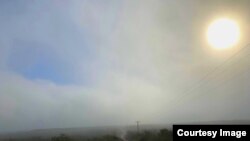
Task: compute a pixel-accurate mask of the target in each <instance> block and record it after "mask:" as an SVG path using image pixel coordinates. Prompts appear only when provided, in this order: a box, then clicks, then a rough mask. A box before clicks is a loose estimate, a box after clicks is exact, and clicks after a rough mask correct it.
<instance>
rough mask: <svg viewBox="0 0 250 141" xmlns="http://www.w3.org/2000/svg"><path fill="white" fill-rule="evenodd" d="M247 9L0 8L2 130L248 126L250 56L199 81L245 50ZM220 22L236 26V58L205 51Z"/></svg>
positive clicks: (121, 0)
mask: <svg viewBox="0 0 250 141" xmlns="http://www.w3.org/2000/svg"><path fill="white" fill-rule="evenodd" d="M249 6H250V1H248V0H237V1H236V0H209V1H200V0H190V1H182V0H127V1H125V0H81V1H80V0H79V1H77V0H72V1H69V0H53V1H49V0H26V1H17V0H11V1H9V0H1V1H0V131H1V132H2V131H16V130H30V129H40V128H64V127H85V126H104V125H131V124H135V121H137V120H139V121H141V123H142V124H151V123H159V124H169V123H173V122H191V121H214V120H248V119H250V110H249V106H250V103H249V101H250V95H249V92H250V87H249V84H250V83H249V82H250V74H249V71H250V70H249V69H250V65H249V63H250V62H249V55H248V54H249V53H248V52H250V48H249V49H246V51H244V52H241V53H240V54H239V55H238V56H236V57H235V58H233V60H232V61H230V62H229V63H227V64H226V65H223V66H222V67H220V68H219V69H218V70H217V71H216V72H215V73H213V74H211V75H209V77H206V78H205V79H204V76H206V75H207V74H208V73H209V72H211V70H213V69H214V68H215V67H216V66H218V65H220V64H221V63H222V62H224V61H225V60H226V59H227V58H229V57H230V56H232V55H233V54H234V53H235V52H237V51H238V50H239V49H240V48H242V47H243V46H244V45H246V44H247V43H248V42H249V39H247V38H248V37H249V36H250V34H249V33H250V28H249V20H250V9H249ZM218 17H230V18H233V19H235V20H236V21H237V22H238V23H239V25H240V28H241V39H240V42H239V44H237V46H235V47H234V48H233V49H227V50H224V51H218V50H214V49H212V48H211V47H210V46H209V45H208V43H207V42H206V38H205V32H206V27H207V26H208V25H209V23H210V22H212V21H213V20H214V19H215V18H218ZM202 79H203V81H202V83H200V80H202ZM190 90H191V91H190ZM184 95H186V96H185V97H184ZM180 97H182V99H181V100H179V99H180Z"/></svg>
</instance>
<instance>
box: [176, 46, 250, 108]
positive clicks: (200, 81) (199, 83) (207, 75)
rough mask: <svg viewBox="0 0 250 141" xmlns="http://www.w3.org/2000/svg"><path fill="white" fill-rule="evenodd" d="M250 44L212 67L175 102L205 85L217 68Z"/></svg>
mask: <svg viewBox="0 0 250 141" xmlns="http://www.w3.org/2000/svg"><path fill="white" fill-rule="evenodd" d="M249 45H250V43H249V44H247V45H245V46H244V47H242V48H241V49H240V50H238V51H237V52H236V53H235V54H233V55H232V56H231V57H229V58H228V59H226V60H225V61H224V62H223V63H221V64H220V65H218V66H216V67H215V68H214V69H212V70H211V71H210V72H208V73H207V74H206V75H205V76H204V77H203V78H202V79H200V80H199V81H198V82H197V84H196V85H195V86H194V87H192V88H190V89H189V90H187V91H186V92H184V94H183V95H182V96H181V97H180V98H178V99H177V100H176V101H175V104H178V103H179V102H181V100H183V98H185V97H187V96H189V95H191V94H192V93H191V92H193V91H194V90H196V89H199V88H200V87H201V86H203V85H204V84H206V83H208V82H209V80H208V78H209V77H210V76H211V75H212V74H214V73H215V72H216V71H217V70H219V69H220V68H221V67H223V66H224V65H226V64H227V63H229V62H230V61H232V60H233V59H234V58H235V57H236V56H237V55H239V54H240V53H241V52H242V51H243V50H245V49H246V48H247V47H248V46H249ZM194 94H195V93H194Z"/></svg>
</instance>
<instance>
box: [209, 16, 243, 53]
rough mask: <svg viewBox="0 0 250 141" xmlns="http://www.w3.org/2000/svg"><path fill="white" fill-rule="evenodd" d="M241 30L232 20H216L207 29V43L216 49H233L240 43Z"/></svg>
mask: <svg viewBox="0 0 250 141" xmlns="http://www.w3.org/2000/svg"><path fill="white" fill-rule="evenodd" d="M239 36H240V29H239V26H238V24H237V23H236V22H235V21H234V20H231V19H227V18H223V19H218V20H215V21H214V22H212V23H211V25H210V26H209V27H208V29H207V41H208V43H209V44H210V45H211V46H212V47H214V48H216V49H225V48H230V47H233V46H234V45H236V44H237V42H238V41H239Z"/></svg>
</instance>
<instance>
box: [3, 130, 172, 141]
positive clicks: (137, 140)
mask: <svg viewBox="0 0 250 141" xmlns="http://www.w3.org/2000/svg"><path fill="white" fill-rule="evenodd" d="M125 138H126V139H125V140H126V141H172V140H173V137H172V131H169V130H167V129H161V130H160V131H142V132H139V133H137V132H132V131H129V132H127V135H126V137H125ZM0 141H124V140H123V139H121V138H119V137H117V136H114V135H105V136H97V137H84V136H68V135H66V134H61V135H58V136H55V137H52V138H41V137H32V138H23V139H14V138H9V139H4V140H0Z"/></svg>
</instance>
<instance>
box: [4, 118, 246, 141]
mask: <svg viewBox="0 0 250 141" xmlns="http://www.w3.org/2000/svg"><path fill="white" fill-rule="evenodd" d="M174 124H197V125H199V124H247V125H250V120H226V121H203V122H189V123H184V122H183V123H174ZM163 128H167V129H170V130H172V125H170V124H168V125H166V124H165V125H164V124H163V125H161V124H142V125H140V130H141V131H142V130H159V129H163ZM127 131H137V127H136V126H102V127H82V128H52V129H37V130H30V131H22V132H12V133H2V134H0V139H6V138H31V137H42V138H51V137H53V136H58V135H60V134H67V135H69V136H85V137H95V136H103V135H116V136H124V134H126V132H127Z"/></svg>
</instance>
